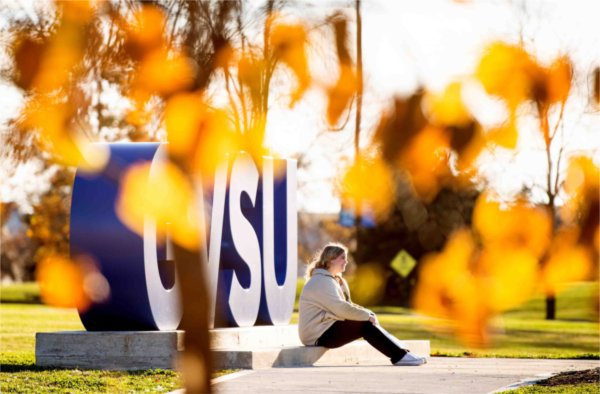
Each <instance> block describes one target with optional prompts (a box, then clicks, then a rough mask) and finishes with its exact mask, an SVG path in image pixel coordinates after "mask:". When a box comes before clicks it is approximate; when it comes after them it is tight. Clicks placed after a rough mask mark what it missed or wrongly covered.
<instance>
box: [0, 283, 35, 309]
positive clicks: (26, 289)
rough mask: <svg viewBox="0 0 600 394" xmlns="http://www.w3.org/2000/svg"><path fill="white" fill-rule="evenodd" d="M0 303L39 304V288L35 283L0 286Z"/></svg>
mask: <svg viewBox="0 0 600 394" xmlns="http://www.w3.org/2000/svg"><path fill="white" fill-rule="evenodd" d="M0 302H1V303H6V302H10V303H24V304H39V303H41V300H40V287H39V286H38V284H37V283H36V282H28V283H14V284H11V285H7V286H0Z"/></svg>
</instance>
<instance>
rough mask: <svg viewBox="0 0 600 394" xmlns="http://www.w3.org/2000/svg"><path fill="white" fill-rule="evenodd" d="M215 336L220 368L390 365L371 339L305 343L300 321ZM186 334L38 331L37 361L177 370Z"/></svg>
mask: <svg viewBox="0 0 600 394" xmlns="http://www.w3.org/2000/svg"><path fill="white" fill-rule="evenodd" d="M210 334H211V347H212V349H213V356H214V366H215V368H217V369H232V368H242V369H264V368H271V367H294V366H308V365H356V364H361V365H373V364H380V365H381V364H383V365H385V364H388V363H389V360H388V359H387V358H386V357H385V356H384V355H382V354H381V353H379V352H378V351H377V350H375V349H374V348H372V347H371V346H370V345H369V344H368V343H366V342H365V341H355V342H352V343H350V344H348V345H346V346H343V347H341V348H337V349H329V350H328V349H326V348H323V347H319V346H303V345H302V344H301V343H300V340H299V338H298V326H296V325H290V326H279V327H275V326H258V327H247V328H220V329H215V330H211V333H210ZM183 335H184V333H183V331H162V332H160V331H111V332H89V331H70V332H53V333H37V334H36V345H35V357H36V364H37V365H39V366H43V367H62V368H79V369H109V370H140V369H152V368H161V369H172V368H174V366H175V363H176V359H177V355H178V353H179V352H180V351H182V350H183ZM403 343H404V345H405V346H406V347H408V348H409V349H410V350H411V351H412V352H414V353H416V354H419V355H423V356H429V354H430V348H429V341H403Z"/></svg>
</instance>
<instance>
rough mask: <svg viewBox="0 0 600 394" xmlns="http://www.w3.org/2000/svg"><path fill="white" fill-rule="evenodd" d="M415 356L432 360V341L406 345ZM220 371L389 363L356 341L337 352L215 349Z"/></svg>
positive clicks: (293, 348) (315, 348) (301, 348)
mask: <svg viewBox="0 0 600 394" xmlns="http://www.w3.org/2000/svg"><path fill="white" fill-rule="evenodd" d="M403 343H404V344H405V345H406V346H407V347H408V348H409V349H410V350H411V351H412V352H413V353H415V354H418V355H422V356H427V357H428V356H429V354H430V347H429V341H422V340H419V341H403ZM213 354H214V357H213V360H214V364H215V368H217V369H238V368H241V369H265V368H272V367H302V366H312V365H316V366H336V365H337V366H341V365H346V366H347V365H389V364H390V360H389V358H387V357H386V356H385V355H383V354H381V353H379V351H377V350H376V349H375V348H373V347H372V346H371V345H369V344H368V343H367V342H366V341H362V340H359V341H354V342H352V343H349V344H347V345H345V346H342V347H340V348H337V349H327V348H324V347H321V346H285V347H277V348H262V349H235V350H231V349H215V350H214V351H213Z"/></svg>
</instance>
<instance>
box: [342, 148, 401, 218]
mask: <svg viewBox="0 0 600 394" xmlns="http://www.w3.org/2000/svg"><path fill="white" fill-rule="evenodd" d="M393 186H394V183H393V177H392V173H391V171H390V169H389V167H388V166H387V165H386V164H385V163H384V162H383V161H382V160H380V159H367V158H361V159H360V160H358V162H356V163H354V164H353V165H352V166H350V168H348V169H347V170H346V173H345V174H344V176H343V179H342V201H343V202H345V204H346V205H353V204H354V205H355V206H357V207H361V206H363V204H367V205H368V206H370V207H371V208H372V209H373V210H374V212H375V215H376V216H377V217H380V216H381V215H384V214H385V213H387V212H388V210H389V209H390V207H391V205H392V202H393V193H394V188H393Z"/></svg>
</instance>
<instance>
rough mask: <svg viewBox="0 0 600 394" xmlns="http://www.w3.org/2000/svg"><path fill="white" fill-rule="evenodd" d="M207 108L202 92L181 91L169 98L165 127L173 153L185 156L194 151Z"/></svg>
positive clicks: (170, 150) (169, 147)
mask: <svg viewBox="0 0 600 394" xmlns="http://www.w3.org/2000/svg"><path fill="white" fill-rule="evenodd" d="M206 110H207V107H206V104H205V103H204V101H203V100H202V95H201V94H200V93H179V94H176V95H174V96H173V97H171V98H169V100H168V101H167V105H166V107H165V127H166V129H167V141H168V142H169V145H168V149H169V152H170V153H171V154H173V155H175V156H177V157H185V156H186V155H189V154H190V152H193V151H194V146H195V144H197V138H198V137H199V133H200V131H201V130H200V127H201V123H202V119H203V118H204V117H205V116H206Z"/></svg>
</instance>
